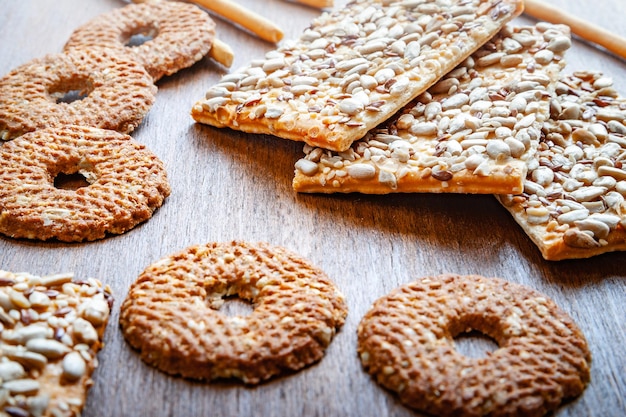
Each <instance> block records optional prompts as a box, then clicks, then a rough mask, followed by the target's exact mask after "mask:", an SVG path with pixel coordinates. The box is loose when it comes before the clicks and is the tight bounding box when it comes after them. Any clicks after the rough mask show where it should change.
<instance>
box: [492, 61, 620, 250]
mask: <svg viewBox="0 0 626 417" xmlns="http://www.w3.org/2000/svg"><path fill="white" fill-rule="evenodd" d="M556 94H557V96H556V97H554V98H553V99H552V101H551V113H552V115H551V117H550V120H549V121H547V122H546V123H545V124H544V128H543V134H542V137H541V143H540V145H539V149H538V152H537V154H536V155H535V157H534V158H533V159H532V160H530V161H529V163H528V164H529V172H528V175H527V177H526V180H525V182H524V191H523V192H522V193H520V194H518V195H511V194H509V195H500V196H497V197H498V199H499V201H500V202H501V203H502V204H503V206H504V207H505V208H506V209H507V210H508V211H509V212H510V213H511V214H512V215H513V218H514V219H515V220H516V221H517V223H518V224H519V225H520V226H521V227H522V229H523V230H524V232H526V234H527V235H528V236H529V237H530V238H531V239H532V241H533V242H534V243H535V245H537V247H538V248H539V250H540V251H541V254H542V255H543V257H544V258H545V259H547V260H554V261H557V260H563V259H575V258H588V257H591V256H595V255H599V254H602V253H606V252H612V251H623V250H626V202H625V198H626V99H624V98H623V97H622V96H620V95H619V94H618V92H617V91H616V90H615V88H614V87H613V83H612V80H611V79H610V78H609V77H606V76H603V75H602V74H600V73H597V72H577V73H574V74H572V75H570V76H564V77H562V78H561V81H560V83H559V84H558V86H557V91H556Z"/></svg>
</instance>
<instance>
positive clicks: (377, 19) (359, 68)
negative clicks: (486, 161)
mask: <svg viewBox="0 0 626 417" xmlns="http://www.w3.org/2000/svg"><path fill="white" fill-rule="evenodd" d="M522 8H523V2H522V1H519V0H469V1H467V0H452V1H443V0H426V1H421V0H420V1H416V0H400V1H377V0H356V1H353V2H351V3H349V4H348V5H347V6H346V7H344V8H342V9H341V10H337V11H334V12H332V13H330V12H327V13H324V14H322V15H321V16H320V17H318V18H317V19H315V20H314V21H313V22H312V24H311V25H310V27H309V28H307V29H306V30H305V31H304V33H303V34H302V35H301V37H300V38H299V39H298V40H296V41H292V42H285V43H284V44H283V45H282V46H281V47H280V48H278V49H277V50H275V51H272V52H269V53H267V54H266V56H265V59H263V60H258V61H254V62H252V63H251V64H250V65H249V66H248V67H246V68H242V69H240V70H239V71H237V72H234V73H231V74H227V75H225V76H224V77H223V78H222V79H221V81H220V82H219V83H218V84H216V85H215V86H213V87H212V88H210V89H209V90H208V91H207V93H206V95H205V98H204V99H203V100H200V101H198V102H197V103H196V104H195V105H194V106H193V108H192V111H191V114H192V117H193V118H194V119H195V120H196V121H197V122H200V123H205V124H209V125H212V126H216V127H229V128H232V129H236V130H241V131H245V132H251V133H266V134H272V135H276V136H278V137H281V138H285V139H291V140H296V141H304V142H305V143H307V144H309V145H311V146H320V147H323V148H326V149H330V150H336V151H345V150H346V149H348V148H349V147H350V144H351V143H352V142H354V141H355V140H357V139H360V138H362V137H363V136H364V135H365V134H366V133H367V132H368V131H369V130H370V129H372V128H374V127H376V126H377V125H378V124H380V123H381V122H382V121H384V120H386V119H387V118H389V117H390V116H391V115H393V114H394V113H395V112H396V111H398V110H399V109H401V108H402V107H403V106H405V105H406V104H407V103H408V102H409V101H411V100H412V99H414V98H415V97H416V96H418V95H419V94H421V93H423V92H424V91H425V90H426V89H427V88H429V87H430V86H431V85H432V84H434V83H435V82H436V81H437V80H438V79H439V78H441V77H442V76H443V75H444V74H446V73H447V72H449V71H450V70H452V69H453V68H454V67H456V66H457V65H458V64H459V63H461V62H462V61H463V60H464V59H465V58H467V57H468V56H469V55H470V54H471V53H473V52H474V51H476V50H477V49H478V48H479V47H480V46H481V45H482V44H484V43H485V42H487V41H488V40H489V39H490V38H491V37H493V36H494V35H495V34H496V33H497V32H498V31H499V30H500V29H501V28H502V27H503V26H504V24H505V23H506V22H508V21H509V20H511V19H513V18H514V17H515V16H517V15H519V14H520V13H521V12H522Z"/></svg>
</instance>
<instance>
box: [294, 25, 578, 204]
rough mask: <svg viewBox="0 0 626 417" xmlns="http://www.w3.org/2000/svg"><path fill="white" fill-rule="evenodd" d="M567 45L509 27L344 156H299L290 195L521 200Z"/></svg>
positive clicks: (543, 29)
mask: <svg viewBox="0 0 626 417" xmlns="http://www.w3.org/2000/svg"><path fill="white" fill-rule="evenodd" d="M570 43H571V40H570V38H569V29H568V28H567V27H565V26H562V25H549V24H538V25H536V26H508V27H506V28H505V29H503V30H502V31H501V32H500V33H499V34H498V36H496V37H494V38H493V39H491V40H490V41H489V42H488V43H487V44H485V45H484V46H483V47H481V48H480V49H479V50H478V51H477V52H476V53H474V54H473V55H472V56H471V57H470V58H469V59H467V60H466V61H465V62H464V63H463V64H461V65H460V66H458V67H457V68H456V69H455V70H453V71H452V72H451V73H449V74H448V75H447V76H445V77H444V78H443V79H441V80H440V81H439V82H438V83H437V84H435V85H434V86H433V87H432V88H431V89H429V91H428V92H427V93H426V94H423V95H422V96H420V97H419V98H418V99H417V100H415V101H413V102H412V103H411V104H409V105H408V106H407V107H405V108H404V109H403V110H402V111H400V112H398V113H397V114H396V115H395V116H393V117H391V118H390V119H389V120H387V121H385V122H384V123H382V124H381V125H380V126H378V127H376V128H375V129H372V130H371V131H370V132H368V134H367V135H366V136H365V138H363V139H361V140H359V141H357V142H355V143H353V145H352V147H351V148H350V149H349V150H348V151H345V152H331V151H326V150H324V149H321V148H312V147H305V154H306V155H305V157H304V158H302V159H301V160H299V161H298V162H297V163H296V169H295V176H294V179H293V188H294V189H295V190H296V191H298V192H309V193H312V192H321V193H335V192H341V193H348V192H361V193H367V194H387V193H400V192H441V193H481V194H493V193H494V190H498V189H500V190H507V191H505V192H509V193H519V192H521V191H522V189H523V182H524V178H525V177H526V171H527V161H528V160H529V159H530V158H532V156H533V155H534V153H535V151H536V149H537V146H538V144H539V136H540V133H541V127H542V125H543V122H544V121H545V120H547V119H548V118H549V116H550V111H549V99H550V97H552V92H553V91H554V86H555V84H556V81H557V80H558V76H559V71H560V69H561V67H562V66H564V61H563V60H562V58H563V54H564V52H565V51H566V50H567V48H568V46H569V45H570Z"/></svg>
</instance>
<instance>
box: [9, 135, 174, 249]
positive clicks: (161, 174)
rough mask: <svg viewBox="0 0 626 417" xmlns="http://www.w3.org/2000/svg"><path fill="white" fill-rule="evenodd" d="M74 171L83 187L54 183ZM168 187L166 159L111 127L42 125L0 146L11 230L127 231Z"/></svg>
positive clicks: (44, 235)
mask: <svg viewBox="0 0 626 417" xmlns="http://www.w3.org/2000/svg"><path fill="white" fill-rule="evenodd" d="M72 174H77V175H79V176H82V177H83V179H84V182H85V184H84V186H81V187H78V188H77V189H66V188H63V187H59V186H57V185H58V184H57V185H55V180H56V179H57V178H59V177H63V176H64V175H72ZM169 193H170V187H169V183H168V181H167V175H166V173H165V169H164V167H163V163H162V162H161V161H160V160H159V159H158V158H157V157H156V156H155V155H154V154H153V153H152V152H150V151H149V150H148V149H147V148H146V147H145V146H144V145H142V144H139V143H138V142H136V141H135V140H133V139H132V138H131V137H130V136H128V135H124V134H122V133H118V132H114V131H111V130H103V129H97V128H89V127H82V126H64V127H58V128H49V129H42V130H37V131H35V132H31V133H27V134H25V135H23V136H21V137H19V138H17V139H15V140H12V141H10V142H7V143H5V144H4V145H2V146H1V147H0V233H2V234H4V235H7V236H9V237H13V238H26V239H38V240H47V239H57V240H60V241H64V242H80V241H87V240H95V239H100V238H103V237H105V236H106V234H107V233H114V234H119V233H124V232H125V231H127V230H130V229H132V228H133V227H135V226H136V225H137V224H139V223H141V222H143V221H146V220H148V219H149V218H150V217H151V216H152V214H153V212H154V211H155V210H156V209H157V208H158V207H160V206H161V205H162V204H163V200H164V199H165V198H166V197H167V196H168V195H169Z"/></svg>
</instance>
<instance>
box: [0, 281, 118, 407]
mask: <svg viewBox="0 0 626 417" xmlns="http://www.w3.org/2000/svg"><path fill="white" fill-rule="evenodd" d="M72 278H73V277H72V274H59V275H50V276H42V277H39V276H35V275H31V274H27V273H12V272H8V271H2V270H0V415H10V416H67V417H73V416H80V415H81V410H82V409H83V406H84V405H85V400H86V397H87V390H88V389H89V387H91V386H92V385H93V380H92V379H91V375H92V373H93V371H94V370H95V368H96V367H97V366H98V359H97V357H96V354H97V353H98V351H99V350H100V349H101V348H102V339H103V334H104V330H105V328H106V325H107V321H108V318H109V314H110V311H111V303H112V302H113V298H112V296H111V293H110V289H109V288H108V286H107V287H103V286H102V284H101V283H100V282H99V281H97V280H95V279H92V278H90V279H87V280H84V281H75V280H73V279H72Z"/></svg>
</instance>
